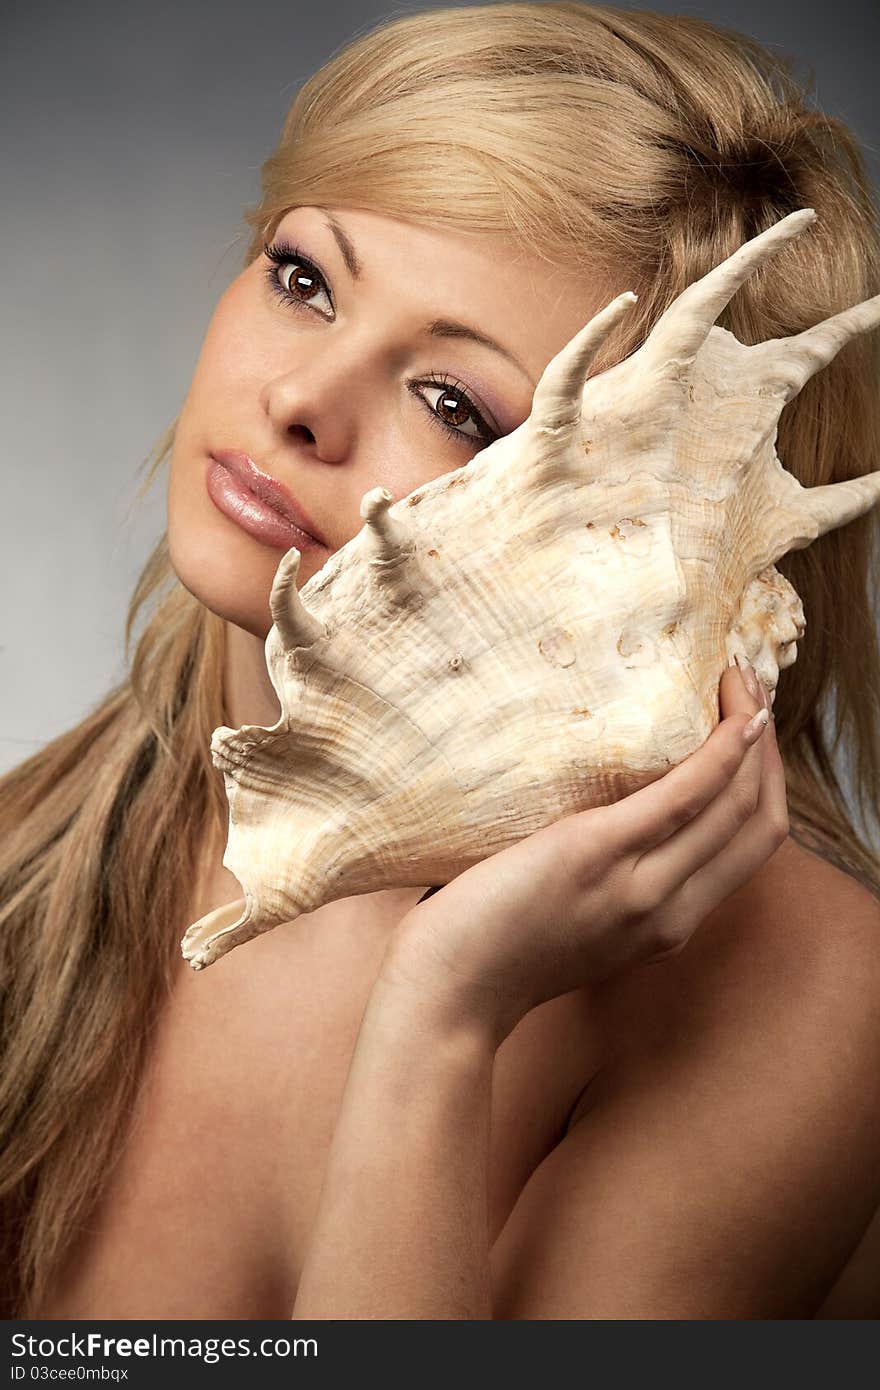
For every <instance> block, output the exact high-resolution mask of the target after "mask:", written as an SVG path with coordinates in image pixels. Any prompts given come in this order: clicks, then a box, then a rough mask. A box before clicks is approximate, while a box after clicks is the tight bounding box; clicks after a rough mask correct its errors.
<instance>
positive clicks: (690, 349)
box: [641, 208, 816, 367]
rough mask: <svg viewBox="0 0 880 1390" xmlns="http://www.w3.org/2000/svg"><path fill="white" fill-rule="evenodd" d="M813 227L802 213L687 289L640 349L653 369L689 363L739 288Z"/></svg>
mask: <svg viewBox="0 0 880 1390" xmlns="http://www.w3.org/2000/svg"><path fill="white" fill-rule="evenodd" d="M815 221H816V212H815V210H814V209H813V208H800V209H798V211H797V212H791V213H789V214H788V216H787V217H783V218H782V219H781V220H780V221H779V222H776V223H774V225H773V226H772V227H768V228H767V230H766V231H763V232H760V233H759V234H758V236H755V237H752V238H751V240H750V241H746V242H744V243H743V245H742V246H740V247H739V248H738V250H736V251H734V253H733V255H732V256H728V257H727V259H726V260H724V261H722V262H721V263H720V265H716V266H715V267H714V269H712V270H710V271H709V273H708V274H707V275H704V276H703V277H702V278H701V279H699V280H695V281H694V282H693V284H691V285H688V287H687V289H685V290H683V291H682V293H681V294H680V295H679V296H678V298H677V299H674V300H673V302H672V303H671V304H670V306H669V308H668V309H667V310H666V311H665V313H663V314H662V315H661V316H660V318H659V319H658V320H657V322H656V324H655V325H654V328H653V329H652V331H651V333H650V334H649V335H648V337H647V338H646V340H645V342H644V343H643V344H642V349H641V351H642V356H643V357H644V359H645V360H646V361H647V362H648V363H649V364H651V365H653V366H657V367H665V366H667V365H671V364H673V363H674V364H675V366H676V367H681V366H684V365H687V364H688V363H690V362H692V361H693V359H694V357H695V356H696V354H697V351H698V350H699V348H700V347H701V345H702V344H703V343H704V342H705V340H706V338H707V337H708V335H709V330H710V328H711V327H712V325H713V323H714V322H715V320H716V319H717V317H718V315H719V314H720V313H721V310H722V309H723V308H724V307H725V305H726V304H727V303H728V302H729V301H730V300H731V299H732V298H733V296H734V294H735V293H736V291H737V290H738V289H739V287H740V285H742V284H743V283H744V281H746V280H747V279H748V277H749V276H750V275H751V274H752V273H753V271H755V270H757V268H758V266H760V265H763V263H764V261H766V260H769V258H770V257H771V256H773V255H775V253H776V252H777V251H779V250H781V249H782V247H783V246H785V245H786V244H787V243H788V242H789V241H792V240H793V239H794V237H796V236H799V235H800V234H801V232H802V231H804V229H805V228H806V227H809V226H810V224H811V223H813V222H815Z"/></svg>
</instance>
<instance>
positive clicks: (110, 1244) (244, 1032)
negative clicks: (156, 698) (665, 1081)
mask: <svg viewBox="0 0 880 1390" xmlns="http://www.w3.org/2000/svg"><path fill="white" fill-rule="evenodd" d="M223 873H225V871H223V870H222V869H221V871H220V872H219V873H218V876H217V879H216V881H215V882H213V883H212V884H205V885H204V887H203V890H202V893H201V895H200V897H199V898H198V899H196V898H194V899H193V901H192V903H191V904H190V905H189V907H188V908H187V911H186V912H185V913H183V914H182V916H181V924H182V925H184V919H185V918H187V917H188V916H189V917H194V916H195V915H196V914H201V912H203V911H208V910H209V909H210V908H211V907H213V906H217V905H219V903H220V902H222V901H225V900H226V894H227V893H228V889H229V887H230V886H231V885H230V884H229V883H228V882H226V881H224V879H223ZM230 877H231V876H230ZM233 882H234V881H233ZM817 894H818V895H820V896H821V898H822V900H823V901H824V902H825V903H826V904H828V905H829V906H830V909H831V912H832V914H834V913H838V914H839V913H840V911H846V910H847V908H848V907H849V906H850V905H851V903H852V901H853V894H856V895H860V894H863V895H864V894H865V890H864V889H862V888H860V887H858V886H857V885H855V884H854V882H853V880H852V879H850V878H848V877H847V876H846V875H844V874H842V873H840V871H839V870H837V869H835V868H833V867H831V866H830V865H828V864H827V863H825V862H824V861H822V860H820V859H819V858H817V857H816V856H815V855H812V854H810V853H808V852H807V851H806V850H804V849H802V848H801V847H800V846H798V845H797V844H796V843H795V842H794V840H792V839H791V838H789V839H788V840H787V841H786V842H785V843H784V845H783V846H782V847H781V848H780V849H779V851H777V853H776V855H774V856H773V858H772V859H771V860H770V861H768V863H767V864H766V865H765V867H764V868H763V869H762V871H761V872H760V873H759V874H757V875H756V876H755V879H754V880H753V881H752V883H750V884H749V885H748V887H747V888H746V889H744V890H742V892H741V893H740V894H738V895H736V901H734V902H731V903H730V904H729V905H727V907H726V910H725V911H720V910H719V911H718V912H716V913H715V914H713V916H712V918H711V919H710V920H709V921H708V922H707V923H705V924H704V925H703V926H702V927H701V928H700V931H699V932H698V933H697V935H696V936H695V937H694V938H693V941H692V942H691V943H690V944H689V946H688V948H687V950H686V951H685V952H683V953H682V954H681V955H680V956H677V957H674V958H672V959H670V960H668V961H666V962H663V963H661V964H655V965H648V966H645V967H643V968H642V969H641V970H639V971H634V972H631V973H630V975H628V976H625V977H622V978H620V979H618V980H617V981H615V982H613V984H612V985H611V986H606V987H604V988H602V989H598V990H597V989H592V990H583V991H575V992H572V993H571V994H568V995H565V996H562V997H560V998H558V999H555V1000H552V1001H550V1002H548V1003H546V1004H543V1005H541V1006H539V1008H537V1009H535V1010H533V1011H532V1013H530V1014H529V1015H528V1016H527V1017H526V1018H525V1019H523V1020H522V1022H521V1023H520V1024H519V1025H518V1026H517V1028H516V1029H515V1030H514V1032H513V1033H512V1034H511V1035H510V1036H509V1037H508V1038H507V1039H506V1040H505V1041H504V1043H503V1044H502V1046H501V1048H500V1049H499V1051H498V1054H497V1057H496V1063H495V1070H494V1075H493V1095H492V1107H491V1125H492V1146H491V1158H490V1179H489V1194H490V1196H489V1220H490V1235H491V1239H492V1241H493V1244H495V1243H497V1242H498V1239H499V1236H500V1235H501V1232H502V1230H503V1228H504V1225H505V1222H506V1221H507V1219H508V1217H509V1216H510V1213H511V1211H512V1209H513V1207H514V1204H515V1202H516V1200H517V1198H518V1196H519V1195H520V1193H521V1192H522V1189H523V1187H524V1186H525V1183H526V1181H527V1180H528V1179H529V1177H530V1175H531V1174H532V1173H533V1172H534V1171H535V1170H536V1169H537V1168H538V1167H539V1166H540V1164H541V1163H542V1161H544V1160H545V1159H546V1158H547V1156H548V1155H549V1154H551V1153H552V1151H553V1149H554V1148H555V1146H557V1145H558V1144H559V1142H560V1141H561V1139H562V1138H563V1137H564V1135H565V1134H566V1132H569V1133H570V1132H572V1130H573V1129H574V1128H575V1127H576V1126H577V1125H578V1122H579V1121H583V1120H584V1119H585V1118H586V1119H588V1118H589V1116H590V1113H591V1111H593V1110H596V1109H597V1108H599V1107H601V1106H602V1105H603V1104H611V1103H615V1102H616V1103H618V1104H619V1103H623V1102H624V1101H625V1099H626V1096H627V1091H628V1088H631V1089H633V1091H634V1093H635V1088H636V1084H637V1082H638V1077H639V1067H640V1065H644V1064H645V1062H646V1060H650V1056H651V1054H652V1051H653V1050H654V1049H655V1048H656V1047H657V1043H658V1040H659V1039H662V1038H663V1037H664V1036H665V1035H666V1034H668V1032H669V1031H670V1030H674V1029H675V1028H676V1026H677V1024H676V1020H677V1019H678V1018H679V1017H680V1016H681V1014H682V1009H683V1007H687V1005H688V1001H691V1003H692V1001H693V999H694V996H695V994H697V993H699V991H700V990H701V989H704V990H706V991H712V990H714V991H716V993H717V992H719V991H720V984H719V972H721V973H722V975H723V979H724V982H725V989H727V990H729V991H736V992H739V991H742V992H746V991H749V990H751V989H753V988H754V982H753V981H752V980H751V979H750V977H749V969H750V967H749V957H750V956H752V957H754V954H755V952H754V943H755V941H756V940H757V939H758V938H759V937H760V935H761V934H762V932H765V931H766V930H767V928H768V927H769V928H770V929H771V930H772V931H773V933H774V935H775V937H776V938H777V944H778V945H779V944H780V943H782V938H783V937H784V936H785V934H786V929H785V924H784V923H783V924H782V928H783V929H780V927H779V925H778V918H777V919H776V921H775V922H773V921H771V918H770V914H769V912H768V904H769V903H771V902H773V901H777V902H778V901H779V900H780V895H782V897H783V900H784V899H785V897H786V896H788V898H789V901H790V903H791V908H792V920H793V919H794V918H795V916H796V915H797V914H798V912H800V920H801V921H802V922H807V921H808V920H809V902H810V901H813V902H815V900H816V896H817ZM865 896H867V895H865ZM416 897H417V893H416V891H415V890H412V889H408V890H405V892H404V891H401V892H397V893H395V892H389V893H374V894H368V895H365V896H363V897H360V898H352V899H344V900H342V901H340V902H338V903H331V904H329V905H327V906H326V907H324V908H321V909H320V910H319V911H317V912H315V913H312V914H309V916H307V917H302V918H300V919H298V921H297V922H296V923H294V924H291V926H290V927H289V928H288V927H280V928H276V929H275V930H274V931H272V932H269V933H267V934H266V935H265V936H264V937H260V938H257V939H256V940H255V941H253V942H249V943H248V945H247V947H245V948H242V949H241V950H238V951H233V952H231V953H230V954H229V955H228V956H225V957H223V958H222V960H220V961H218V962H217V963H216V965H215V966H212V967H211V969H210V970H208V971H204V972H202V973H201V974H200V975H194V974H193V972H191V971H189V970H188V968H187V967H186V966H185V965H184V963H183V962H181V969H180V975H179V979H178V982H177V986H176V989H175V991H174V994H173V996H172V998H171V1000H170V1003H169V1005H168V1008H167V1010H166V1012H165V1015H164V1017H163V1019H162V1022H161V1026H160V1029H159V1032H158V1036H157V1039H156V1045H155V1049H154V1054H153V1061H152V1065H151V1069H150V1073H149V1076H148V1078H147V1081H146V1083H145V1085H144V1087H143V1090H142V1093H141V1100H140V1105H139V1109H138V1113H137V1116H136V1121H135V1127H134V1131H133V1134H132V1138H131V1140H130V1143H129V1146H128V1149H127V1151H126V1153H125V1156H124V1159H123V1162H122V1164H121V1165H120V1168H119V1170H118V1172H117V1173H116V1174H115V1175H114V1178H113V1180H112V1182H111V1184H110V1186H109V1188H108V1191H107V1193H106V1195H105V1197H104V1199H103V1200H102V1202H101V1204H100V1206H99V1208H98V1211H97V1213H96V1221H95V1225H94V1228H93V1231H92V1233H91V1235H90V1236H89V1237H87V1238H85V1239H83V1240H82V1241H80V1242H79V1244H78V1245H77V1246H76V1247H75V1248H74V1250H73V1252H72V1256H71V1259H70V1262H69V1264H68V1267H67V1269H66V1270H65V1271H63V1272H62V1275H61V1277H60V1278H59V1280H58V1281H57V1283H56V1285H55V1287H54V1288H53V1289H51V1290H50V1291H49V1293H48V1296H47V1299H46V1301H45V1303H44V1306H43V1307H42V1309H41V1310H40V1312H39V1316H40V1317H43V1318H89V1317H104V1318H107V1317H111V1318H129V1317H130V1318H144V1317H150V1318H161V1317H168V1318H202V1317H212V1318H224V1317H229V1318H232V1317H237V1318H288V1317H290V1314H291V1309H292V1307H293V1304H294V1300H295V1297H296V1293H297V1285H298V1281H299V1273H300V1270H301V1268H302V1264H303V1259H304V1254H305V1251H306V1249H307V1246H308V1241H309V1236H310V1232H311V1230H312V1227H313V1223H314V1220H315V1215H316V1212H317V1208H318V1199H319V1194H320V1188H321V1182H322V1178H323V1175H324V1171H325V1167H326V1162H327V1154H328V1149H329V1145H330V1141H331V1138H332V1136H333V1132H334V1129H335V1126H336V1121H337V1118H338V1113H339V1106H340V1101H341V1098H342V1094H343V1091H344V1087H345V1080H346V1075H347V1072H348V1068H349V1065H350V1062H351V1056H352V1050H353V1048H354V1045H355V1040H356V1037H357V1033H358V1028H359V1025H360V1021H361V1016H362V1013H363V1009H364V1007H365V1004H366V1001H367V999H368V997H369V994H370V990H371V988H372V985H373V982H374V980H375V975H376V972H377V970H378V968H379V964H380V961H381V959H382V955H383V951H384V948H385V942H386V940H387V937H388V934H389V933H390V932H391V931H392V930H393V928H394V926H395V925H396V923H397V922H398V921H399V920H400V917H401V916H402V915H403V914H404V913H405V911H406V910H407V909H408V908H409V906H411V904H412V902H413V901H414V899H415V898H416ZM877 919H878V929H880V912H878V914H877ZM805 934H806V936H807V937H808V938H809V936H810V929H807V930H806V932H805V931H804V930H801V931H800V932H799V933H798V940H797V942H796V943H795V945H794V946H793V947H792V949H795V948H796V949H798V950H801V949H802V947H803V944H804V936H805ZM813 934H814V935H815V930H814V931H813ZM740 941H741V947H738V945H737V943H738V942H740ZM697 948H698V949H697ZM782 949H783V951H784V950H786V949H788V948H787V947H786V946H785V945H784V943H783V944H782ZM751 968H752V970H753V971H754V970H755V969H756V968H757V967H756V966H752V967H751ZM639 1040H641V1045H640V1041H639ZM183 1059H186V1065H185V1066H184V1065H182V1060H183ZM750 1084H752V1085H753V1086H754V1087H757V1086H758V1085H759V1084H760V1078H758V1077H756V1078H754V1079H753V1080H752V1081H751V1082H750ZM646 1100H647V1097H646ZM754 1100H755V1103H756V1104H757V1103H758V1102H759V1100H760V1094H759V1092H758V1091H757V1089H756V1090H755V1094H754ZM658 1161H659V1159H658ZM660 1174H661V1178H662V1169H660ZM670 1180H671V1179H670ZM815 1219H816V1218H815V1213H812V1212H805V1214H804V1222H805V1230H806V1231H810V1230H811V1228H812V1226H813V1225H814V1223H815ZM878 1230H880V1217H875V1220H874V1224H873V1227H872V1228H871V1230H870V1232H868V1233H867V1234H866V1235H865V1238H864V1240H863V1241H862V1244H861V1245H860V1246H859V1247H858V1248H857V1249H856V1248H854V1249H853V1250H852V1251H851V1252H850V1254H849V1258H848V1259H847V1260H846V1261H845V1262H844V1263H843V1266H842V1268H841V1270H840V1272H839V1273H838V1274H837V1276H836V1277H835V1278H834V1279H833V1280H831V1281H830V1283H829V1288H828V1291H827V1293H826V1294H825V1297H824V1300H823V1302H822V1303H821V1304H820V1305H819V1306H817V1308H816V1310H815V1312H813V1313H809V1314H807V1316H815V1317H826V1316H827V1317H833V1318H853V1317H855V1318H865V1317H876V1316H878V1315H880V1305H878V1303H877V1295H876V1290H877V1289H878V1287H880V1235H878ZM860 1234H861V1233H860ZM857 1244H858V1242H857V1241H853V1246H854V1247H855V1246H856V1245H857ZM593 1315H596V1314H593ZM598 1315H599V1316H605V1317H608V1316H610V1317H615V1316H629V1314H627V1313H626V1312H625V1311H621V1310H620V1309H618V1311H616V1312H615V1311H610V1312H609V1311H603V1312H601V1313H599V1314H598ZM581 1316H591V1314H590V1312H589V1311H588V1310H585V1312H584V1313H582V1314H581Z"/></svg>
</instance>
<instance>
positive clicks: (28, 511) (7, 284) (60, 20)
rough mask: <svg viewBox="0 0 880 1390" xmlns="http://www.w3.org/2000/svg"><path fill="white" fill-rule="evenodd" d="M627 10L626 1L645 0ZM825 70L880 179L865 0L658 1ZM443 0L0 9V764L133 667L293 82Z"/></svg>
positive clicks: (820, 98)
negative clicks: (171, 493)
mask: <svg viewBox="0 0 880 1390" xmlns="http://www.w3.org/2000/svg"><path fill="white" fill-rule="evenodd" d="M640 7H641V6H629V7H628V8H640ZM644 7H645V8H648V7H650V8H653V9H655V10H658V11H664V12H667V13H678V14H682V13H688V14H697V15H700V16H702V17H704V18H706V19H712V20H715V21H716V22H718V23H720V24H722V25H728V26H730V27H734V28H738V29H740V30H742V31H744V32H746V33H748V34H751V35H752V36H754V37H755V38H757V39H760V40H761V41H762V42H764V43H766V44H768V45H769V46H770V47H772V48H774V49H777V50H779V51H781V52H783V53H786V54H789V55H791V56H793V57H794V58H795V59H796V60H797V63H798V69H797V70H798V74H799V75H801V76H805V75H806V74H807V73H808V72H809V70H811V69H812V70H813V71H814V72H815V75H816V100H817V102H818V104H819V105H820V106H821V107H823V108H824V109H825V110H827V111H828V112H829V113H831V114H833V115H837V116H841V117H843V118H844V119H845V120H847V121H848V122H849V123H850V125H851V126H852V127H853V128H854V130H855V131H856V133H857V135H859V136H860V137H861V139H862V141H863V143H864V145H865V146H866V150H867V154H868V156H869V166H870V169H871V174H872V178H873V179H874V181H875V184H876V183H877V182H878V176H880V158H878V147H877V143H878V141H877V137H878V115H877V109H876V102H874V101H872V93H873V91H874V90H875V88H874V84H875V82H876V76H877V58H878V54H880V45H878V42H877V40H878V33H880V5H878V4H877V3H876V0H870V3H869V0H836V2H835V3H833V4H829V3H822V4H812V3H810V4H796V5H792V3H791V0H760V3H743V0H706V3H702V4H696V5H691V4H687V3H681V0H679V2H678V3H671V4H664V3H656V4H653V5H650V6H647V5H646V6H644ZM433 8H438V7H437V6H436V5H419V4H410V5H406V6H403V5H401V6H385V5H380V4H371V3H368V2H367V0H358V3H356V4H351V3H342V0H323V3H322V4H321V5H320V6H319V7H315V6H313V5H311V4H309V5H306V4H303V3H296V0H293V2H291V0H284V3H281V2H280V0H249V3H247V4H228V3H224V4H196V3H192V2H191V0H190V2H189V3H188V2H187V0H149V3H146V2H145V3H137V4H132V3H128V0H104V3H76V0H68V3H66V4H62V3H61V0H54V3H45V0H16V2H15V3H12V4H11V5H10V4H9V3H8V0H7V3H6V7H5V8H4V9H3V10H2V11H0V13H2V16H3V17H2V29H0V131H2V155H0V157H2V185H0V187H2V199H0V236H2V243H0V244H2V247H3V256H2V263H0V353H2V371H0V411H2V420H3V427H4V428H3V434H4V437H3V441H2V446H0V449H2V453H0V457H2V468H3V487H2V498H3V506H2V522H0V525H2V551H0V554H2V569H0V584H2V595H3V608H2V617H3V621H2V630H0V702H2V703H0V715H2V719H0V770H5V769H6V768H8V767H11V766H12V765H14V764H15V763H17V762H18V761H20V759H21V758H23V757H24V756H26V754H27V753H28V752H30V751H31V750H32V749H33V748H37V747H39V746H40V745H41V744H42V743H44V742H45V741H46V740H47V739H49V738H52V737H54V736H55V735H56V734H58V733H60V732H62V731H63V730H64V729H66V728H69V727H70V726H71V725H72V724H74V723H76V722H77V721H78V720H79V719H81V718H82V717H83V716H84V715H85V714H86V713H87V712H88V711H89V710H90V709H91V708H92V706H93V705H94V704H95V703H96V702H97V701H98V700H99V698H100V697H101V696H102V695H103V694H104V693H105V692H106V690H107V689H108V687H109V686H110V684H111V683H113V682H115V681H116V680H118V679H119V678H120V677H121V676H122V675H123V673H124V664H123V626H124V619H125V612H126V608H127V605H128V602H129V598H130V596H131V593H132V590H133V588H134V584H135V581H136V579H137V576H138V573H139V571H140V569H141V567H142V565H143V562H144V560H145V559H146V557H147V555H148V553H149V551H150V549H151V548H152V545H153V544H154V542H155V540H156V538H157V537H158V535H159V533H160V532H161V531H162V530H163V529H164V525H165V482H164V475H163V476H162V477H161V478H160V479H159V480H157V482H156V484H155V485H154V487H153V489H152V490H151V493H150V494H149V495H148V497H147V499H146V500H145V501H144V502H143V503H141V504H140V505H139V506H135V505H134V502H135V494H136V492H137V488H138V485H139V483H140V481H141V478H142V474H141V473H139V472H138V469H139V466H140V464H141V463H142V461H143V460H144V459H145V458H146V456H147V455H148V453H149V452H150V451H151V449H152V447H153V445H154V443H155V441H156V440H157V439H158V437H159V435H160V434H161V433H162V431H163V430H164V429H165V428H166V426H167V425H168V424H169V423H170V421H171V420H172V419H173V417H174V416H175V415H176V414H177V412H178V410H179V409H180V406H181V404H182V401H183V398H184V396H185V394H186V391H187V387H188V384H189V380H190V376H191V373H192V369H193V367H194V364H195V360H196V357H197V355H198V351H199V346H200V343H201V339H202V336H203V334H204V331H205V328H206V326H207V323H208V320H209V318H210V316H211V313H212V310H213V306H214V304H215V302H216V300H217V298H218V297H219V295H220V294H221V293H222V291H223V290H224V289H225V287H226V285H227V284H228V283H229V281H230V280H231V279H232V278H233V277H234V276H235V275H236V274H237V273H238V271H239V269H240V264H241V256H242V254H243V250H244V246H245V244H246V240H247V237H246V233H247V232H248V229H247V228H246V226H245V225H244V224H243V223H242V221H241V210H242V208H243V207H245V206H249V205H251V204H252V203H253V202H254V201H255V200H256V198H257V195H258V192H259V169H260V165H261V163H262V162H263V160H264V159H265V158H266V156H267V155H268V153H269V151H270V149H271V148H272V146H273V145H274V143H275V140H276V139H277V136H278V134H279V131H280V127H281V123H282V120H283V117H284V114H285V112H286V111H287V109H288V107H289V105H290V103H291V101H292V99H293V97H294V95H295V92H296V90H297V89H298V87H299V86H300V85H301V84H302V82H303V81H304V80H305V78H306V77H308V76H309V75H310V74H311V73H312V72H313V71H314V70H315V69H316V68H317V67H318V66H320V64H321V63H323V62H324V61H326V59H327V58H329V57H330V56H331V54H332V53H333V52H334V51H335V50H336V49H338V48H339V47H341V46H342V45H344V44H345V43H347V42H348V41H349V40H350V39H351V38H353V37H355V35H356V34H358V33H361V32H364V31H365V30H367V29H370V28H372V27H373V25H374V24H375V23H376V22H377V21H378V20H380V19H383V18H390V17H392V16H394V15H396V14H402V13H414V12H418V11H421V10H425V9H433Z"/></svg>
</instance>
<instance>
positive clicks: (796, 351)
mask: <svg viewBox="0 0 880 1390" xmlns="http://www.w3.org/2000/svg"><path fill="white" fill-rule="evenodd" d="M878 326H880V294H875V295H874V296H873V298H872V299H865V300H862V302H861V303H860V304H853V305H852V306H851V307H850V308H849V309H843V310H842V311H841V312H840V313H839V314H832V316H831V317H830V318H827V319H823V321H822V322H821V323H817V324H816V325H815V326H814V327H813V328H806V329H804V331H803V333H796V334H793V335H792V336H791V337H790V338H778V339H776V340H775V341H772V342H769V343H767V344H766V347H765V349H764V350H766V351H768V352H770V353H771V354H772V356H773V359H774V360H775V361H776V362H778V364H779V366H780V367H781V370H782V374H783V378H784V380H785V382H786V384H787V385H788V387H789V391H788V399H789V400H790V399H791V397H792V396H795V395H797V393H798V391H800V389H801V387H802V386H803V385H804V384H805V383H806V382H807V381H809V379H810V377H811V376H815V374H816V372H818V371H820V370H821V369H822V367H826V366H827V365H828V363H829V362H830V361H832V359H833V358H835V357H836V356H837V354H838V353H839V352H840V349H841V348H842V347H843V346H844V345H845V344H846V343H848V342H849V341H850V339H851V338H854V337H856V335H857V334H859V333H869V332H870V331H871V329H872V328H877V327H878ZM838 486H839V484H838Z"/></svg>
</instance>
